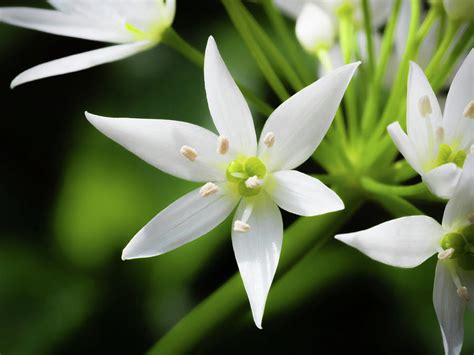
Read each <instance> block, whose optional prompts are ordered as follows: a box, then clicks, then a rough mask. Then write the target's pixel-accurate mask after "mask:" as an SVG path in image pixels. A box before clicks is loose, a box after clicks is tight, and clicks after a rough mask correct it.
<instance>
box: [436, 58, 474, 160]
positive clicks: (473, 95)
mask: <svg viewBox="0 0 474 355" xmlns="http://www.w3.org/2000/svg"><path fill="white" fill-rule="evenodd" d="M472 101H474V50H472V49H471V52H470V53H469V55H468V56H467V58H466V59H465V60H464V62H463V64H462V66H461V68H460V69H459V70H458V72H457V74H456V76H455V77H454V80H453V82H452V84H451V88H450V89H449V93H448V97H447V98H446V107H445V109H444V117H443V126H444V128H445V132H446V142H447V143H449V144H459V148H461V149H464V150H466V151H469V148H470V147H471V145H472V144H474V119H473V118H469V117H465V116H464V115H463V112H464V110H465V109H466V107H467V105H468V104H469V103H470V102H472Z"/></svg>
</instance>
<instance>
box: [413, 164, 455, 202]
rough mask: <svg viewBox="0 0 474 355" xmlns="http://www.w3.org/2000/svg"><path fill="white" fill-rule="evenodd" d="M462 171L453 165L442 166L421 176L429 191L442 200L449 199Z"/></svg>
mask: <svg viewBox="0 0 474 355" xmlns="http://www.w3.org/2000/svg"><path fill="white" fill-rule="evenodd" d="M461 172H462V169H460V168H458V167H457V166H456V164H454V163H448V164H443V165H441V166H438V167H437V168H434V169H433V170H430V171H429V172H427V173H425V174H423V175H422V178H423V181H424V182H425V183H426V185H427V186H428V188H429V189H430V191H431V192H432V193H433V194H434V195H436V196H438V197H440V198H444V199H449V198H451V196H452V195H453V193H454V189H455V188H456V185H457V183H458V181H459V177H460V176H461Z"/></svg>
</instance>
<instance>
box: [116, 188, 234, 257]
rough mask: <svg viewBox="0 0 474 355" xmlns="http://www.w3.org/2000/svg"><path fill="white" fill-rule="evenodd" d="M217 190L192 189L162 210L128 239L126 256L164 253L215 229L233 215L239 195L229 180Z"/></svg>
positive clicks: (149, 255)
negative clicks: (207, 192) (230, 188)
mask: <svg viewBox="0 0 474 355" xmlns="http://www.w3.org/2000/svg"><path fill="white" fill-rule="evenodd" d="M218 186H219V191H218V192H217V193H214V194H211V195H208V196H205V197H204V196H201V194H200V193H199V190H200V188H199V189H196V190H194V191H191V192H190V193H188V194H186V195H184V196H183V197H181V198H180V199H179V200H177V201H175V202H174V203H172V204H171V205H169V206H168V207H167V208H165V209H164V210H163V211H161V212H160V213H158V214H157V215H156V216H155V217H154V218H153V219H152V220H151V221H150V222H149V223H148V224H147V225H146V226H145V227H143V228H142V229H141V230H140V231H139V232H138V233H137V234H136V235H135V236H134V237H133V239H132V240H131V241H130V243H128V245H127V246H126V247H125V249H124V250H123V253H122V259H123V260H128V259H137V258H147V257H151V256H156V255H160V254H163V253H166V252H168V251H170V250H173V249H176V248H178V247H180V246H181V245H183V244H186V243H189V242H191V241H193V240H195V239H197V238H199V237H200V236H202V235H204V234H206V233H207V232H209V231H211V230H212V229H214V228H215V227H216V226H218V225H219V224H220V223H222V222H223V221H224V220H225V219H226V218H227V216H229V215H230V213H231V212H232V210H233V209H234V207H235V206H236V205H237V202H238V197H236V196H234V195H231V194H228V193H227V191H226V190H225V189H226V187H225V184H218Z"/></svg>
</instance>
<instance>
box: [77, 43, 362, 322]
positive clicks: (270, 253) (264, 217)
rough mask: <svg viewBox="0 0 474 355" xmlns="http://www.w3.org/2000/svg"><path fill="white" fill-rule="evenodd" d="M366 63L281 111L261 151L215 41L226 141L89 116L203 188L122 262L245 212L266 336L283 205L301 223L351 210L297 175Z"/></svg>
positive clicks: (170, 210)
mask: <svg viewBox="0 0 474 355" xmlns="http://www.w3.org/2000/svg"><path fill="white" fill-rule="evenodd" d="M358 65H359V63H353V64H349V65H346V66H344V67H341V68H339V69H336V70H334V71H333V72H332V73H330V74H329V75H327V76H326V77H323V78H322V79H320V80H318V81H317V82H315V83H313V84H311V85H310V86H308V87H306V88H305V89H303V90H301V91H300V92H298V93H296V94H295V95H294V96H292V97H291V98H289V99H288V100H287V101H285V102H284V103H283V104H281V105H280V106H279V107H278V108H277V109H276V110H275V111H274V112H273V113H272V115H271V116H270V117H269V118H268V120H267V122H266V124H265V127H264V128H263V132H262V134H261V136H260V140H259V142H258V143H257V138H256V134H255V128H254V125H253V122H252V116H251V113H250V110H249V107H248V105H247V103H246V102H245V99H244V97H243V96H242V94H241V92H240V91H239V89H238V87H237V85H236V84H235V82H234V80H233V79H232V76H231V75H230V73H229V71H228V69H227V67H226V66H225V64H224V62H223V60H222V58H221V56H220V54H219V51H218V49H217V46H216V43H215V41H214V39H213V38H212V37H210V38H209V41H208V44H207V48H206V53H205V63H204V80H205V87H206V93H207V101H208V105H209V110H210V112H211V116H212V118H213V121H214V124H215V126H216V128H217V131H218V132H219V136H218V135H216V134H214V133H213V132H211V131H208V130H207V129H204V128H201V127H199V126H195V125H192V124H189V123H185V122H179V121H170V120H150V119H130V118H105V117H99V116H95V115H92V114H88V113H87V114H86V116H87V118H88V120H89V121H90V122H91V123H92V124H93V125H94V126H95V127H96V128H97V129H98V130H100V131H101V132H102V133H104V134H105V135H106V136H108V137H109V138H111V139H113V140H114V141H116V142H117V143H119V144H121V145H123V146H124V147H125V148H127V149H129V150H130V151H131V152H133V153H135V154H136V155H138V156H139V157H141V158H142V159H143V160H145V161H147V162H148V163H150V164H151V165H153V166H155V167H157V168H158V169H160V170H163V171H164V172H167V173H169V174H172V175H174V176H177V177H180V178H183V179H186V180H190V181H196V182H202V183H205V184H204V185H203V186H201V187H200V188H198V189H196V190H194V191H192V192H190V193H188V194H187V195H185V196H183V197H181V198H180V199H178V200H177V201H176V202H174V203H173V204H171V205H170V206H169V207H167V208H166V209H164V210H163V211H161V212H160V213H159V214H158V215H157V216H156V217H155V218H153V219H152V220H151V221H150V222H149V223H148V224H147V225H146V226H145V227H143V229H142V230H140V231H139V232H138V233H137V234H136V235H135V237H134V238H133V239H132V240H131V242H130V243H129V244H128V245H127V247H126V248H125V249H124V251H123V255H122V258H123V259H124V260H125V259H134V258H144V257H151V256H156V255H160V254H163V253H166V252H168V251H170V250H173V249H175V248H177V247H179V246H181V245H183V244H185V243H188V242H190V241H192V240H195V239H197V238H199V237H200V236H202V235H204V234H206V233H207V232H209V231H210V230H212V229H213V228H214V227H216V226H217V225H219V224H220V223H221V222H223V221H224V220H225V219H226V218H227V217H228V216H229V215H230V214H231V212H232V211H233V210H234V208H235V207H236V206H237V205H238V207H237V211H236V213H235V216H234V220H233V228H232V245H233V248H234V253H235V257H236V259H237V264H238V266H239V269H240V273H241V276H242V279H243V282H244V286H245V289H246V291H247V295H248V297H249V300H250V306H251V308H252V313H253V318H254V321H255V324H256V325H257V327H259V328H260V327H261V323H262V317H263V310H264V307H265V302H266V298H267V294H268V291H269V289H270V285H271V283H272V280H273V276H274V274H275V271H276V268H277V264H278V260H279V257H280V249H281V245H282V240H283V223H282V217H281V214H280V211H279V209H278V207H277V206H279V207H281V208H282V209H284V210H287V211H289V212H292V213H295V214H298V215H301V216H316V215H320V214H324V213H328V212H332V211H338V210H341V209H343V208H344V204H343V202H342V201H341V199H340V198H339V197H338V196H337V195H336V193H334V192H333V191H332V190H330V189H329V188H328V187H326V186H325V185H324V184H323V183H322V182H320V181H319V180H317V179H315V178H313V177H310V176H308V175H305V174H303V173H300V172H298V171H296V170H292V169H294V168H296V167H297V166H299V165H300V164H302V163H303V162H304V161H305V160H307V159H308V158H309V157H310V156H311V155H312V154H313V152H314V150H315V149H316V148H317V146H318V145H319V143H320V142H321V140H322V139H323V137H324V135H325V134H326V132H327V130H328V129H329V126H330V124H331V122H332V120H333V117H334V115H335V113H336V110H337V108H338V106H339V104H340V101H341V99H342V97H343V95H344V91H345V90H346V88H347V85H348V84H349V81H350V80H351V78H352V75H353V74H354V72H355V70H356V68H357V66H358Z"/></svg>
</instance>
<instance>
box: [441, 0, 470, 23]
mask: <svg viewBox="0 0 474 355" xmlns="http://www.w3.org/2000/svg"><path fill="white" fill-rule="evenodd" d="M443 5H444V9H445V10H446V13H447V14H448V16H449V17H450V18H451V19H452V20H461V21H468V20H471V19H473V18H474V0H443Z"/></svg>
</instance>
